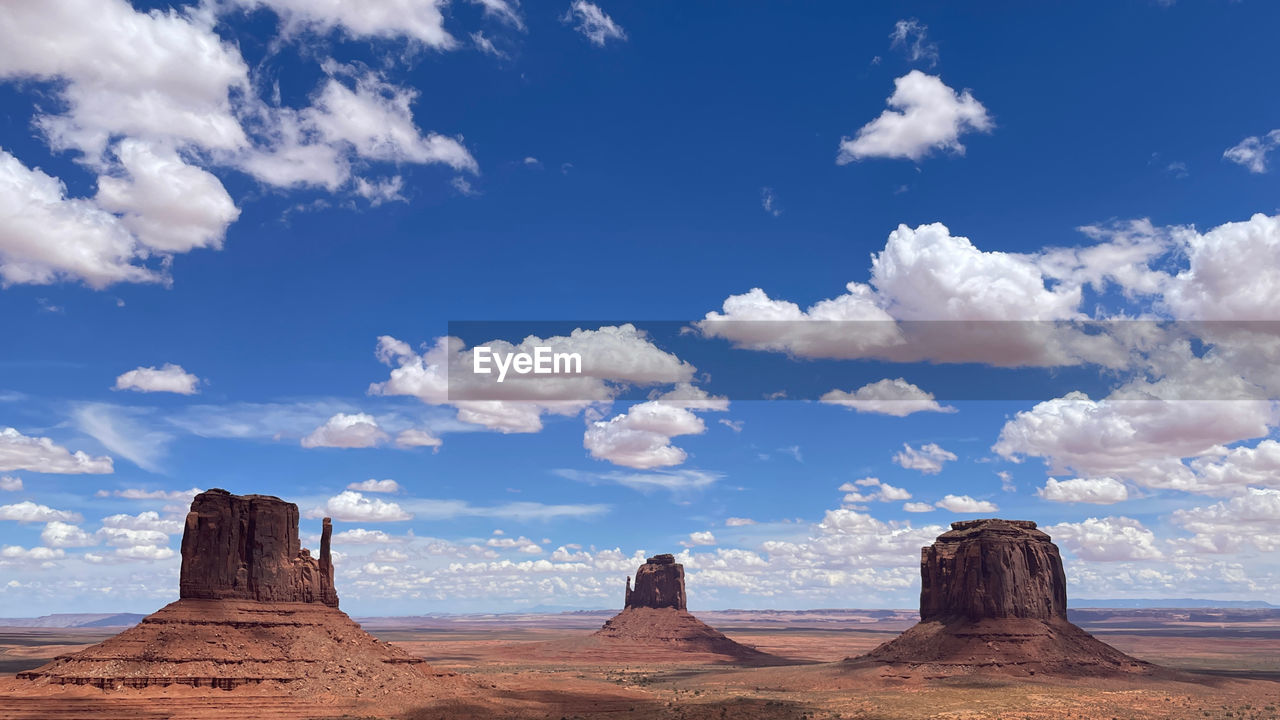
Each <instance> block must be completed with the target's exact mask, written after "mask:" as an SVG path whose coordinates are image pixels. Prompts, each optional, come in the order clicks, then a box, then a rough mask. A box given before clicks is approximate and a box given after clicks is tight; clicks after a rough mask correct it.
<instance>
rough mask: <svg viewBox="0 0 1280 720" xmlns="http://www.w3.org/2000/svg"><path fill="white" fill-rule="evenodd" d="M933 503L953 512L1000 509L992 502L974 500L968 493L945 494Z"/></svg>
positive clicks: (981, 511) (977, 511) (990, 511)
mask: <svg viewBox="0 0 1280 720" xmlns="http://www.w3.org/2000/svg"><path fill="white" fill-rule="evenodd" d="M934 505H936V506H937V507H940V508H942V509H943V510H949V511H951V512H954V513H992V512H995V511H997V510H999V509H1000V508H998V507H996V504H995V503H993V502H990V501H987V500H975V499H974V498H971V497H969V496H968V495H947V496H946V497H944V498H942V499H941V500H939V501H938V502H936V503H934Z"/></svg>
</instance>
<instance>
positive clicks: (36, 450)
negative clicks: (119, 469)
mask: <svg viewBox="0 0 1280 720" xmlns="http://www.w3.org/2000/svg"><path fill="white" fill-rule="evenodd" d="M7 470H30V471H31V472H38V473H59V474H79V473H110V472H113V470H114V468H113V467H112V463H111V458H109V457H105V456H104V457H90V456H89V455H88V454H87V453H85V452H84V451H82V450H77V451H75V452H74V453H73V452H71V451H69V450H67V449H66V448H64V447H62V446H60V445H55V444H53V440H50V439H49V438H43V437H28V436H26V435H23V434H22V433H20V432H18V430H17V429H16V428H11V427H10V428H4V429H0V471H7Z"/></svg>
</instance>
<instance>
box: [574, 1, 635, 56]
mask: <svg viewBox="0 0 1280 720" xmlns="http://www.w3.org/2000/svg"><path fill="white" fill-rule="evenodd" d="M561 20H562V21H563V22H565V23H569V24H573V23H576V24H575V25H574V28H573V29H574V30H577V31H578V32H580V33H582V34H583V36H584V37H586V38H587V39H588V40H590V41H591V44H592V45H595V46H596V47H604V46H605V43H607V42H609V41H610V40H618V41H622V40H626V39H627V33H626V31H624V30H623V29H622V26H620V25H618V24H617V23H615V22H614V21H613V18H611V17H609V16H608V15H607V14H605V12H604V11H603V10H601V9H600V6H599V5H596V4H595V3H590V2H587V1H586V0H573V2H572V3H570V4H569V10H568V11H567V12H565V14H564V17H563V18H561Z"/></svg>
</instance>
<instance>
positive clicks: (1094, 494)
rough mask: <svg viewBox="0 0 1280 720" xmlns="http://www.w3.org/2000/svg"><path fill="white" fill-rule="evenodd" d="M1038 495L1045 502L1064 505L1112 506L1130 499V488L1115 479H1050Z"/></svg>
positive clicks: (1037, 492)
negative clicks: (1089, 504)
mask: <svg viewBox="0 0 1280 720" xmlns="http://www.w3.org/2000/svg"><path fill="white" fill-rule="evenodd" d="M1036 494H1037V495H1039V496H1040V497H1042V498H1044V499H1045V500H1052V501H1053V502H1064V503H1091V504H1093V505H1112V504H1114V503H1118V502H1123V501H1125V500H1128V499H1129V488H1128V487H1126V486H1125V484H1124V483H1122V482H1120V481H1119V480H1116V479H1115V478H1108V477H1104V478H1072V479H1070V480H1054V479H1053V478H1049V479H1048V480H1047V481H1046V482H1045V484H1044V487H1043V488H1041V489H1040V490H1038V491H1036Z"/></svg>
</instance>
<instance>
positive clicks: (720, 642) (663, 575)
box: [589, 554, 785, 665]
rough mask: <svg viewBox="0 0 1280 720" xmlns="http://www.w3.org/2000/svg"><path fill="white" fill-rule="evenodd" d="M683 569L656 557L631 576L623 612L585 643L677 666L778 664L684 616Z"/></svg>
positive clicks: (666, 558) (672, 559) (671, 559)
mask: <svg viewBox="0 0 1280 720" xmlns="http://www.w3.org/2000/svg"><path fill="white" fill-rule="evenodd" d="M686 597H687V596H686V595H685V590H684V566H683V565H681V564H680V563H678V562H676V559H675V556H673V555H669V554H668V555H655V556H653V557H651V558H649V559H648V560H646V561H645V564H643V565H641V566H640V569H639V570H637V571H636V582H635V587H634V588H633V587H632V586H631V578H629V577H628V578H627V590H626V595H625V596H624V600H623V609H622V612H620V613H618V614H617V615H614V616H613V617H612V618H610V619H609V620H607V621H606V622H605V624H604V626H603V627H601V628H600V629H599V630H597V631H596V632H595V633H594V634H592V635H591V637H590V638H589V640H591V641H594V644H595V645H597V646H598V647H600V648H602V649H609V650H610V651H611V654H613V655H614V656H615V657H626V656H631V655H636V656H649V657H654V656H656V655H660V654H661V655H665V659H668V660H679V659H681V656H683V655H688V654H706V655H715V656H719V659H720V660H722V661H723V660H727V661H730V662H736V663H743V664H753V665H766V664H780V663H783V662H785V661H783V660H782V659H781V658H777V657H775V656H773V655H769V654H768V653H764V652H761V651H759V650H756V649H755V648H753V647H748V646H746V645H743V644H741V643H738V642H735V641H733V640H730V639H729V638H728V637H725V635H724V634H723V633H721V632H719V631H718V630H716V629H715V628H713V627H711V626H710V625H707V624H706V623H704V622H702V621H701V620H699V619H698V618H696V617H694V616H693V615H691V614H689V611H688V609H687V600H686Z"/></svg>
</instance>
